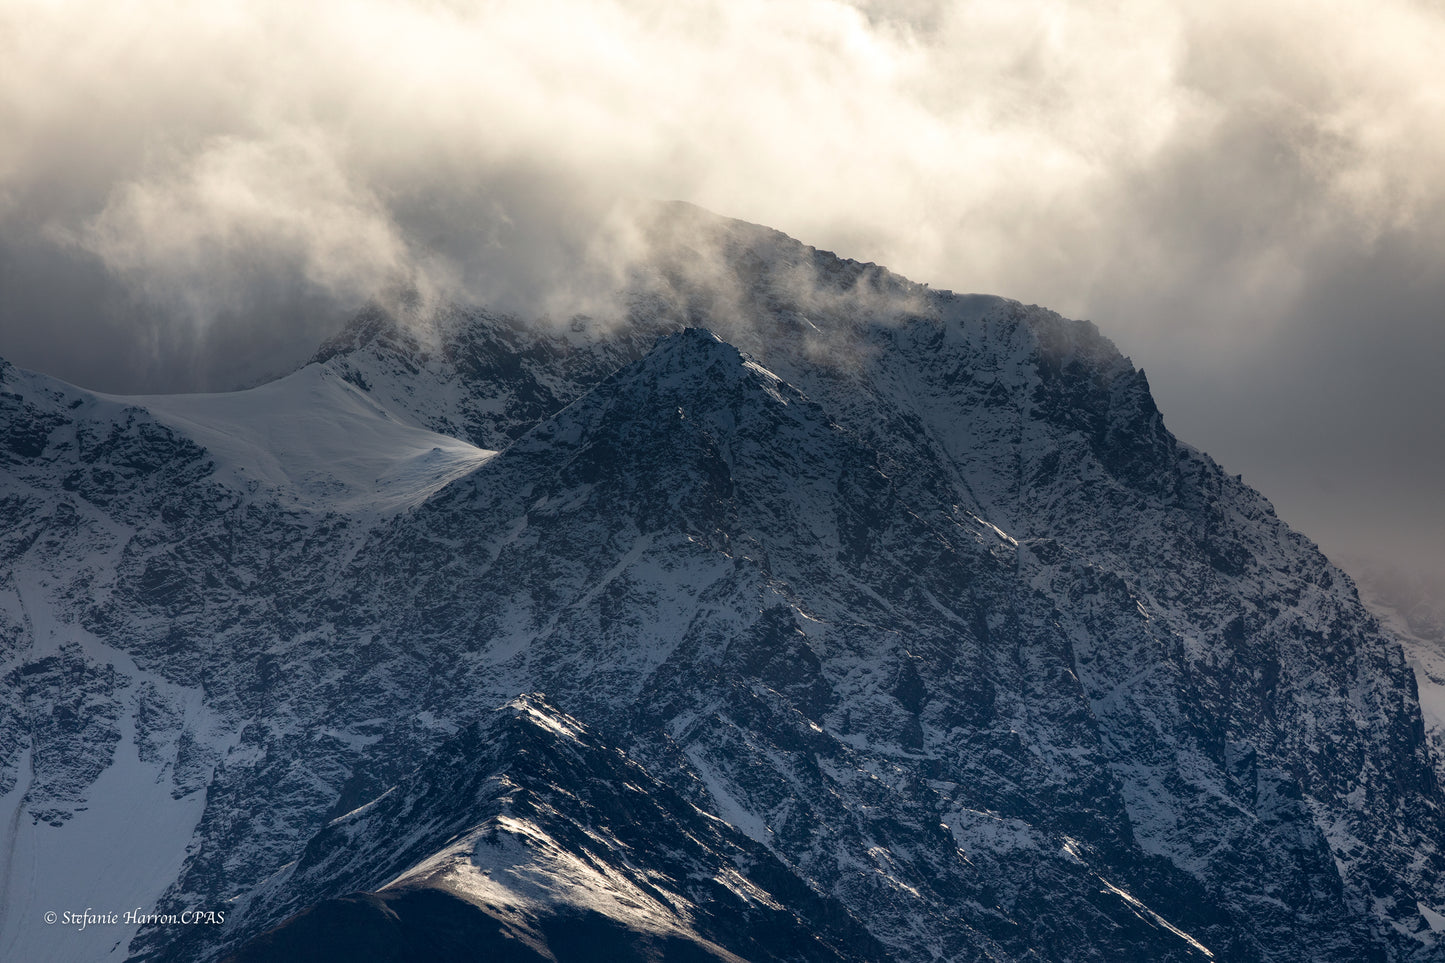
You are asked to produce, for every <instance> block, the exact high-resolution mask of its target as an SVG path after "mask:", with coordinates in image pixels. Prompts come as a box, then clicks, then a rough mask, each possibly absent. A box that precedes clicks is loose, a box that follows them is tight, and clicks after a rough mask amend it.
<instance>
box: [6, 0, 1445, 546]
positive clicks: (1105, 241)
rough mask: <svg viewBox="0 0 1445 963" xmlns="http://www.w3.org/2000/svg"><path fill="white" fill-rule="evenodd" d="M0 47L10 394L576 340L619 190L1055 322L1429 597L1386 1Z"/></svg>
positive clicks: (661, 12)
mask: <svg viewBox="0 0 1445 963" xmlns="http://www.w3.org/2000/svg"><path fill="white" fill-rule="evenodd" d="M0 33H3V35H4V36H6V37H7V38H8V39H7V42H6V58H7V70H6V73H5V77H4V79H3V80H0V124H3V127H4V129H5V130H6V131H7V136H6V138H5V143H4V144H3V145H0V356H4V357H6V358H8V359H10V360H12V361H14V362H16V363H19V364H21V365H24V366H27V367H32V368H37V369H40V370H45V371H48V372H51V373H54V374H56V375H58V376H61V377H64V378H66V379H68V380H71V381H74V382H76V383H80V384H85V385H88V386H92V387H96V388H102V389H107V390H118V391H136V390H145V391H155V390H198V389H218V388H225V387H232V386H235V385H236V384H239V383H252V382H255V381H257V380H262V379H264V378H265V377H269V376H273V375H276V374H279V373H282V372H283V371H285V370H287V369H288V368H289V367H291V366H292V365H294V364H295V363H297V362H298V361H299V360H301V359H303V358H304V357H306V356H307V355H308V354H309V353H310V352H311V350H313V349H314V346H315V345H316V344H317V343H319V341H321V340H322V339H323V338H324V337H325V336H326V335H328V334H329V333H331V332H332V331H334V330H335V329H336V328H337V327H338V326H339V325H340V324H342V323H344V321H345V320H346V319H347V318H348V317H350V316H351V315H352V313H354V311H355V310H356V309H357V307H358V306H359V305H361V304H362V303H365V302H366V301H367V300H370V299H375V298H381V299H383V300H385V299H387V298H389V297H394V296H395V292H397V291H416V292H419V293H420V294H421V295H422V296H423V297H427V298H434V299H437V300H445V299H450V300H456V301H459V302H464V303H476V304H487V305H492V306H494V307H496V308H498V309H501V310H509V311H514V312H516V313H519V314H521V315H524V316H532V315H535V316H541V315H543V314H550V315H552V316H559V315H562V316H564V315H565V314H567V313H568V311H569V310H575V309H579V308H580V309H584V310H590V311H591V312H592V313H601V312H600V310H599V308H598V305H596V304H595V303H594V304H584V303H582V302H585V301H586V300H587V299H586V298H579V297H577V296H576V295H577V293H578V292H579V291H584V292H589V293H590V292H596V291H606V290H609V289H610V288H612V287H614V284H613V282H614V281H616V280H618V278H619V276H620V275H621V274H624V273H625V270H626V265H627V264H628V262H629V255H630V253H631V252H632V249H631V247H630V246H629V237H630V234H631V233H632V232H631V230H630V228H629V226H628V224H627V217H626V216H625V215H622V216H619V214H618V210H617V204H616V201H615V199H616V198H620V197H642V198H682V199H685V200H688V201H691V202H695V203H698V204H701V205H702V206H704V207H706V208H708V209H710V210H716V211H718V212H720V213H723V214H727V215H731V216H737V217H742V218H744V219H746V220H749V221H754V222H758V223H764V224H768V225H771V226H773V227H776V228H778V229H780V230H783V231H786V232H787V233H789V234H791V235H793V236H795V237H799V238H802V239H803V240H805V241H806V242H807V243H810V244H815V245H817V246H819V247H822V248H828V249H832V250H836V251H838V252H840V254H843V255H845V256H848V257H854V258H857V259H859V260H863V261H874V262H877V263H880V264H884V265H887V266H888V267H889V268H890V269H892V270H895V271H898V272H899V273H901V274H903V275H906V276H908V277H910V278H913V279H914V280H917V281H926V282H928V283H931V284H934V285H936V286H941V287H950V288H954V289H958V290H970V291H985V292H991V293H997V294H1001V295H1004V296H1007V297H1013V298H1018V299H1019V300H1021V301H1024V302H1030V303H1039V304H1044V305H1047V306H1049V307H1051V308H1054V309H1056V310H1058V311H1060V312H1062V313H1064V314H1066V315H1070V316H1076V317H1089V318H1092V319H1094V320H1096V321H1097V322H1098V323H1099V324H1100V326H1101V327H1102V328H1103V329H1104V330H1105V331H1106V333H1108V334H1109V335H1110V336H1111V337H1113V338H1114V339H1116V341H1117V342H1118V343H1119V344H1120V346H1121V348H1122V349H1123V350H1124V351H1125V352H1126V353H1128V354H1129V355H1130V356H1131V357H1133V358H1134V359H1135V360H1136V362H1137V363H1139V364H1140V365H1141V366H1143V367H1145V368H1147V369H1148V371H1149V372H1150V375H1151V379H1152V384H1153V386H1154V390H1155V392H1156V393H1157V394H1158V396H1159V399H1160V403H1161V407H1162V408H1163V409H1164V411H1165V413H1166V415H1167V416H1168V417H1169V418H1170V423H1171V426H1172V427H1173V428H1174V429H1175V430H1176V431H1177V432H1178V433H1179V434H1180V435H1181V437H1184V438H1187V439H1189V440H1191V441H1192V442H1194V443H1195V444H1198V445H1200V446H1201V447H1203V448H1205V449H1206V450H1208V451H1210V452H1212V453H1213V454H1215V455H1216V456H1217V457H1219V458H1220V459H1221V461H1222V462H1223V463H1225V464H1227V465H1229V466H1231V467H1232V468H1233V469H1234V470H1237V471H1242V472H1244V474H1245V475H1246V478H1247V479H1248V480H1250V481H1251V482H1253V483H1255V484H1257V485H1258V486H1259V487H1261V488H1262V489H1264V490H1265V491H1266V492H1267V493H1268V494H1270V495H1271V497H1273V498H1274V499H1275V500H1276V501H1277V503H1279V504H1280V506H1281V510H1282V511H1283V512H1284V513H1285V514H1286V516H1287V517H1289V518H1290V519H1291V520H1292V521H1295V522H1296V523H1297V524H1299V525H1300V526H1301V527H1303V528H1305V529H1306V530H1309V531H1312V532H1316V533H1318V535H1319V537H1321V538H1322V540H1324V541H1325V542H1326V544H1327V545H1329V546H1330V547H1332V548H1338V549H1339V550H1348V551H1356V552H1365V553H1373V554H1384V555H1387V556H1390V557H1391V558H1392V559H1393V560H1395V561H1404V562H1406V563H1407V564H1414V565H1432V566H1434V567H1436V568H1438V569H1445V560H1442V559H1441V558H1440V555H1439V548H1438V546H1439V545H1440V544H1445V519H1442V518H1441V513H1440V512H1438V510H1436V509H1435V507H1434V492H1435V491H1436V490H1437V488H1438V478H1439V477H1440V476H1441V474H1442V471H1445V453H1442V448H1445V444H1442V440H1441V436H1440V432H1439V429H1438V426H1437V424H1436V423H1437V420H1438V419H1437V417H1436V414H1437V412H1439V411H1440V410H1445V395H1442V392H1445V388H1442V387H1441V381H1440V379H1439V378H1438V377H1437V376H1436V372H1438V370H1439V368H1440V366H1441V364H1442V362H1445V347H1442V335H1441V330H1442V325H1441V320H1442V319H1441V314H1440V307H1439V306H1440V305H1441V304H1442V303H1445V297H1442V295H1445V291H1442V285H1445V282H1442V281H1441V279H1440V275H1439V272H1438V271H1437V270H1435V267H1436V266H1437V265H1438V264H1439V263H1440V260H1441V256H1442V254H1445V233H1442V227H1441V225H1442V224H1445V217H1442V216H1441V215H1442V213H1445V191H1442V186H1441V183H1440V178H1439V175H1438V173H1437V172H1438V171H1440V170H1442V169H1445V164H1442V163H1441V160H1442V159H1445V158H1442V155H1445V135H1442V134H1441V133H1440V132H1441V131H1442V130H1445V124H1442V123H1441V122H1440V121H1441V113H1442V104H1445V91H1442V80H1441V78H1440V75H1439V72H1438V70H1437V69H1435V60H1434V54H1435V52H1436V51H1437V50H1438V49H1439V46H1440V43H1441V38H1442V37H1445V23H1442V17H1441V13H1440V10H1439V8H1438V7H1437V6H1434V5H1431V4H1429V3H1425V2H1423V0H1418V2H1417V0H1392V2H1389V3H1385V4H1372V5H1370V6H1369V7H1366V6H1365V5H1363V4H1354V3H1352V4H1342V5H1337V6H1334V7H1331V8H1330V9H1329V10H1320V9H1318V8H1317V7H1315V6H1313V5H1307V4H1303V3H1294V2H1289V3H1277V4H1270V5H1269V6H1268V7H1267V8H1260V7H1258V5H1251V4H1244V3H1234V2H1229V3H1223V4H1214V5H1211V6H1210V8H1209V9H1208V10H1207V11H1206V10H1199V9H1194V8H1187V7H1184V6H1182V5H1181V6H1169V5H1165V6H1159V5H1153V4H1144V3H1124V4H1119V5H1114V6H1111V7H1109V8H1108V9H1086V8H1083V7H1081V6H1079V5H1076V4H1071V3H1067V2H1061V0H1060V2H1049V0H1040V2H1032V3H1024V4H1004V3H997V2H973V3H947V2H928V0H918V2H859V3H845V2H836V0H831V2H816V3H807V4H797V5H787V6H779V5H775V4H765V3H761V2H757V0H740V2H731V3H708V4H702V5H691V6H689V7H688V8H687V9H686V10H679V9H676V8H675V7H674V6H671V5H666V4H661V3H655V2H649V0H629V2H620V0H618V2H605V3H593V4H578V3H569V2H561V0H556V2H547V3H540V4H538V3H531V4H521V3H512V2H489V3H471V2H461V0H458V2H448V3H422V2H412V0H367V2H363V3H359V4H356V3H352V4H341V3H337V2H330V0H327V2H321V3H316V4H308V5H306V6H305V7H304V8H297V7H295V6H294V5H286V4H282V3H277V2H256V3H248V4H244V5H240V4H230V5H190V4H132V5H113V4H96V3H87V2H60V3H41V2H31V0H11V2H9V3H6V4H5V5H4V6H3V8H0ZM577 265H587V266H588V267H587V270H586V271H584V272H582V273H590V274H591V277H587V278H583V277H579V276H578V270H577ZM1381 546H1383V547H1381Z"/></svg>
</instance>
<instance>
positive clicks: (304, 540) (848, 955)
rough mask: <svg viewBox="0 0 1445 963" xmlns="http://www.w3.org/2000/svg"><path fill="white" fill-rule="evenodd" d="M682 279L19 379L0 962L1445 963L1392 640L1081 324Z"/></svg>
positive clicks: (744, 258) (733, 236)
mask: <svg viewBox="0 0 1445 963" xmlns="http://www.w3.org/2000/svg"><path fill="white" fill-rule="evenodd" d="M652 240H653V242H654V245H655V252H656V253H655V256H654V257H653V258H652V259H651V260H650V261H649V262H647V266H646V268H645V269H640V270H638V271H637V272H636V273H635V275H634V276H633V277H632V278H631V279H630V281H629V282H628V286H627V288H626V290H625V291H624V292H623V293H622V296H621V297H620V298H619V303H620V304H622V305H623V307H622V308H620V309H619V311H618V313H617V315H616V316H611V317H605V318H577V319H572V320H569V321H566V322H561V323H552V322H545V321H544V322H535V321H530V322H526V323H524V322H523V321H521V320H518V319H514V318H508V317H502V316H497V315H495V314H491V313H488V312H486V311H482V310H473V309H468V308H462V307H456V308H452V309H449V310H447V311H444V312H441V313H439V314H438V316H437V317H436V318H435V319H431V320H430V321H429V322H428V324H427V325H413V324H408V323H404V322H401V321H397V320H395V319H393V318H390V317H388V316H387V315H385V314H384V313H382V312H380V311H372V312H369V313H368V314H366V315H364V316H362V317H361V318H358V319H357V321H356V323H355V324H353V325H352V326H351V328H349V329H348V330H347V331H346V332H345V333H343V335H341V336H340V337H338V338H337V339H335V340H333V341H332V342H330V343H329V344H327V345H326V346H324V347H323V348H322V349H321V350H320V351H319V352H318V354H317V355H316V358H315V359H314V361H313V362H312V364H310V365H308V366H307V367H305V368H303V369H302V370H301V371H299V372H297V373H296V374H294V375H292V376H290V377H289V378H286V379H283V380H282V381H279V382H276V383H273V384H270V385H265V386H262V387H260V388H256V389H252V390H250V391H246V392H238V393H235V394H231V395H215V396H191V397H170V398H133V399H127V398H114V397H107V396H101V395H96V394H93V393H90V392H86V391H83V390H80V389H77V388H73V387H71V386H68V385H63V384H61V383H58V382H55V381H52V380H50V379H47V378H44V377H43V376H39V375H33V374H28V373H25V372H21V371H19V370H17V369H14V368H10V367H6V368H3V369H0V381H3V394H0V412H3V413H0V465H3V475H0V518H3V526H0V558H3V563H0V564H3V566H4V568H3V570H0V660H3V662H0V678H3V679H4V688H3V689H0V699H3V701H0V794H3V796H0V798H3V801H4V802H3V805H4V812H0V817H3V822H0V825H4V826H5V827H6V830H5V831H6V837H5V840H4V843H3V846H4V848H3V850H0V851H3V852H4V853H5V854H6V857H7V858H6V859H5V860H4V864H3V870H0V872H3V879H0V956H3V957H4V958H6V959H9V958H12V957H13V958H19V959H34V960H41V959H77V958H91V957H93V958H106V957H107V954H109V955H110V956H113V957H114V958H118V959H119V958H126V957H132V958H137V959H148V960H189V959H218V958H222V957H226V956H227V955H229V954H239V957H238V958H240V959H270V958H287V957H286V954H288V953H289V954H291V957H290V958H309V957H308V956H307V954H311V953H314V952H315V951H316V949H317V943H316V941H317V940H318V938H319V937H320V935H322V934H325V933H326V932H328V931H329V932H336V931H337V930H338V927H339V928H341V929H347V930H348V931H354V932H356V933H364V934H369V935H368V936H367V941H368V942H367V944H366V945H369V946H372V947H375V948H378V949H377V952H378V954H379V953H380V952H381V950H380V949H379V948H380V947H382V946H389V947H392V948H393V949H395V950H396V952H397V953H402V952H403V951H406V952H413V953H415V954H421V955H425V954H426V953H436V952H441V950H442V949H445V948H446V947H450V946H455V945H457V944H456V942H455V941H456V940H458V939H464V940H465V941H467V945H473V946H475V945H483V944H484V943H485V941H488V940H491V941H497V940H500V941H505V942H502V943H498V944H496V945H498V946H507V947H510V948H511V949H512V950H514V951H515V955H516V958H518V959H531V958H539V959H540V958H547V956H546V954H548V953H551V954H552V955H553V956H555V957H556V958H558V959H566V958H587V957H586V955H585V953H583V954H582V955H578V954H579V949H578V948H579V947H584V948H589V947H590V948H591V949H592V950H594V951H595V950H596V948H597V947H598V946H604V945H605V946H608V947H610V948H611V949H610V950H609V952H611V953H613V954H614V955H618V958H625V956H624V955H623V954H626V953H633V954H635V955H636V956H637V958H639V959H640V958H650V957H649V954H652V955H656V954H664V955H666V956H667V958H676V959H709V960H711V959H735V958H740V959H798V960H805V959H807V960H811V959H870V960H872V959H893V960H898V961H921V960H934V959H949V960H968V959H979V960H1024V959H1050V960H1088V959H1099V960H1119V959H1140V960H1144V959H1148V960H1168V959H1178V960H1186V959H1193V960H1198V959H1209V958H1213V959H1218V960H1300V961H1305V960H1309V961H1316V960H1340V961H1345V960H1350V961H1354V960H1427V959H1445V940H1442V939H1441V938H1440V937H1439V936H1437V931H1439V930H1442V929H1445V917H1442V916H1441V915H1440V914H1441V913H1445V854H1442V852H1441V841H1442V840H1445V810H1442V808H1441V804H1442V802H1445V799H1442V795H1441V789H1440V785H1441V779H1442V777H1445V764H1442V760H1441V758H1439V756H1438V755H1436V756H1434V757H1432V745H1431V743H1430V742H1429V740H1427V738H1426V734H1425V730H1424V726H1423V722H1422V716H1421V712H1420V704H1419V699H1418V697H1417V689H1416V680H1415V676H1414V674H1413V673H1412V670H1411V667H1410V665H1409V664H1407V662H1406V660H1405V658H1404V657H1403V655H1402V653H1401V648H1400V645H1399V642H1398V641H1397V639H1396V637H1395V636H1394V635H1393V634H1391V632H1389V631H1388V630H1387V629H1385V628H1383V627H1382V626H1381V624H1380V623H1379V622H1378V621H1377V620H1376V619H1375V618H1374V617H1373V616H1372V615H1371V614H1370V613H1369V612H1368V611H1367V610H1366V609H1365V608H1364V607H1363V606H1362V605H1361V603H1360V601H1359V598H1358V597H1357V595H1356V592H1355V589H1354V586H1353V584H1352V583H1351V582H1350V580H1349V579H1348V578H1347V577H1346V576H1344V575H1343V574H1342V573H1341V572H1340V571H1339V570H1337V569H1336V568H1334V567H1333V566H1332V565H1331V564H1330V563H1329V562H1328V560H1326V559H1325V558H1324V557H1323V556H1322V555H1321V554H1320V553H1319V552H1318V550H1316V549H1315V548H1314V546H1313V545H1312V544H1311V543H1310V542H1309V541H1308V540H1307V539H1305V538H1304V537H1302V536H1301V535H1299V534H1297V533H1295V532H1293V531H1291V530H1290V529H1289V528H1288V527H1287V526H1286V525H1284V524H1283V523H1282V522H1281V521H1280V520H1279V519H1278V518H1277V517H1276V516H1275V514H1274V512H1273V510H1272V509H1271V507H1270V505H1269V504H1268V502H1267V501H1266V500H1265V499H1264V498H1262V497H1261V496H1260V495H1259V494H1258V493H1256V492H1254V491H1252V490H1251V489H1249V488H1248V487H1247V486H1245V485H1244V484H1243V483H1242V482H1241V481H1240V480H1239V479H1238V478H1237V477H1235V476H1230V475H1228V474H1226V473H1225V472H1224V471H1222V470H1221V469H1220V468H1219V467H1218V466H1217V465H1215V464H1214V463H1213V462H1212V461H1211V460H1210V459H1209V458H1208V457H1207V456H1205V455H1203V454H1201V453H1200V452H1198V451H1196V450H1194V449H1191V448H1189V447H1188V446H1187V445H1184V444H1182V443H1180V442H1179V441H1177V440H1176V439H1174V438H1173V437H1172V436H1171V435H1170V434H1169V432H1168V431H1167V430H1166V429H1165V427H1164V425H1163V421H1162V419H1161V417H1160V414H1159V412H1158V411H1157V409H1156V408H1155V406H1154V403H1153V400H1152V398H1151V396H1150V393H1149V386H1148V383H1147V381H1146V380H1145V378H1144V376H1143V373H1142V372H1139V371H1137V370H1135V369H1134V368H1133V366H1132V365H1131V364H1130V362H1129V361H1128V359H1127V358H1124V357H1122V356H1121V355H1120V354H1119V353H1118V351H1117V350H1116V349H1115V348H1114V346H1113V345H1112V344H1111V343H1110V342H1109V341H1108V340H1107V339H1105V338H1104V337H1102V336H1101V335H1100V334H1099V333H1098V331H1097V330H1096V329H1094V327H1093V326H1092V325H1089V324H1087V323H1085V322H1075V321H1068V320H1065V319H1062V318H1060V317H1058V316H1057V315H1054V314H1052V313H1050V312H1048V311H1045V310H1042V309H1039V308H1033V307H1025V306H1022V305H1019V304H1017V303H1014V302H1010V301H1006V300H1002V299H998V298H990V297H980V296H958V295H954V294H951V293H949V292H940V291H932V290H929V289H927V288H925V287H922V286H919V285H914V284H912V283H910V282H907V281H905V280H903V279H901V278H898V277H896V276H894V275H891V274H889V273H888V272H887V271H885V270H883V269H881V268H877V267H875V266H872V265H860V264H857V263H854V262H850V261H843V260H840V259H837V258H835V257H833V256H832V255H830V254H828V253H826V252H820V251H816V250H813V249H812V248H808V247H806V246H804V245H802V244H799V243H797V242H795V241H793V240H791V239H789V238H786V237H785V236H783V235H780V234H777V233H776V232H772V231H768V230H766V229H763V228H758V227H754V226H751V225H745V224H741V223H738V222H731V221H723V220H721V219H716V218H712V217H710V216H707V215H703V214H701V213H700V212H696V211H694V210H691V209H685V208H670V209H667V210H665V211H663V212H662V213H661V214H660V215H659V217H658V219H657V222H656V224H655V225H654V227H653V229H652ZM528 693H542V695H524V694H528ZM519 696H521V698H520V699H519ZM498 707H504V708H502V709H499V708H498ZM1434 748H1435V751H1436V752H1438V746H1436V747H1434ZM84 907H91V908H93V909H94V910H95V911H96V912H108V911H110V910H111V909H114V910H115V911H117V912H118V913H124V912H125V911H126V910H127V909H132V908H136V907H139V908H140V909H142V910H143V912H145V913H148V914H161V915H162V916H164V915H165V914H176V915H177V916H179V914H181V913H182V912H184V911H185V910H187V909H190V910H198V909H199V910H205V911H211V912H220V911H224V915H225V918H224V921H223V922H222V921H219V920H214V919H212V920H208V921H207V922H206V923H203V924H201V925H178V924H170V923H167V922H166V921H165V920H164V919H162V920H160V921H156V920H150V921H148V922H144V923H142V924H137V923H135V922H132V923H130V924H127V923H124V922H120V921H118V922H115V923H98V924H94V925H89V926H87V927H86V928H85V929H83V930H82V929H80V928H79V927H77V926H73V925H72V926H68V927H67V926H66V925H64V924H63V923H57V924H55V925H51V926H47V925H46V924H45V923H44V922H43V917H42V914H43V913H44V912H45V911H47V910H54V911H56V912H65V911H66V910H67V909H83V908H84ZM297 913H299V914H300V915H299V916H294V914H297ZM293 916H294V918H292V919H291V922H289V923H285V925H281V924H282V923H283V921H285V920H287V919H288V918H291V917H293ZM278 926H280V928H279V929H276V927H278ZM268 931H269V932H268ZM263 933H264V934H266V935H264V936H263V935H262V934H263ZM459 934H460V935H459ZM449 940H450V941H452V942H448V941H449ZM478 941H481V942H478ZM485 945H492V944H491V943H485ZM407 948H409V949H407ZM333 950H334V951H335V952H336V953H337V954H339V955H349V954H348V953H347V952H344V951H343V950H342V949H340V948H337V947H333ZM528 954H530V955H528Z"/></svg>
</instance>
